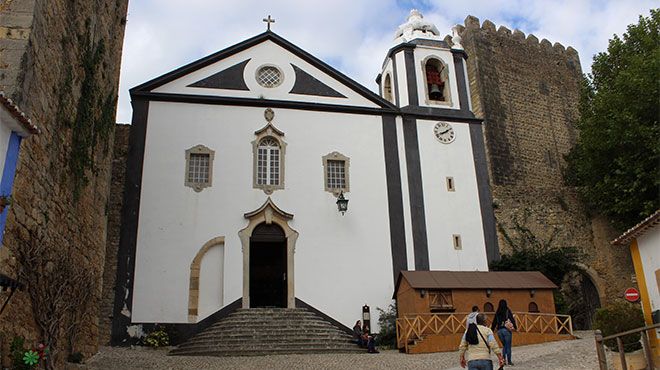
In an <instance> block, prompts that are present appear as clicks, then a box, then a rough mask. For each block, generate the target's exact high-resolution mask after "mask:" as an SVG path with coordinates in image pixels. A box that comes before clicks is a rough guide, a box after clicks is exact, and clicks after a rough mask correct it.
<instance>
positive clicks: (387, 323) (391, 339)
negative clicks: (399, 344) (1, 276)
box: [376, 302, 396, 348]
mask: <svg viewBox="0 0 660 370" xmlns="http://www.w3.org/2000/svg"><path fill="white" fill-rule="evenodd" d="M376 309H377V310H378V314H379V315H380V316H379V317H378V327H379V334H378V345H380V346H383V347H388V348H395V347H396V305H395V303H394V302H392V303H390V305H389V306H388V307H387V309H386V310H383V309H381V308H380V307H376Z"/></svg>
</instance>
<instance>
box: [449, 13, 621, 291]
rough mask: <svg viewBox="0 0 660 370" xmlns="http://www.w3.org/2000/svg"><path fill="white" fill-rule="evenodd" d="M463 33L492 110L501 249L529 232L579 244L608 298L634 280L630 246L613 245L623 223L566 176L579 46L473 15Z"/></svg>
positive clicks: (551, 241)
mask: <svg viewBox="0 0 660 370" xmlns="http://www.w3.org/2000/svg"><path fill="white" fill-rule="evenodd" d="M460 32H461V36H462V37H463V42H462V44H463V45H464V47H465V50H466V52H467V53H468V55H469V58H468V61H467V65H468V75H469V77H470V89H471V100H472V105H473V110H474V112H475V115H477V116H478V117H480V118H483V119H484V125H483V127H484V138H485V143H486V151H487V156H488V165H489V175H490V182H491V190H492V194H493V203H494V204H493V206H494V208H495V217H496V222H497V229H498V242H499V247H500V250H501V252H502V253H504V254H506V253H509V252H510V251H511V248H512V247H511V245H512V244H513V245H515V244H516V241H520V240H522V239H524V238H523V234H526V235H527V236H529V235H533V236H534V237H535V238H536V239H537V241H538V242H539V244H541V245H550V246H555V247H559V246H575V247H578V248H579V249H580V250H581V251H583V252H584V253H585V257H584V261H583V263H584V265H585V266H586V267H587V269H586V270H587V273H588V275H589V276H590V277H591V278H592V280H593V281H594V283H595V285H596V287H597V288H598V290H599V293H600V298H601V301H603V300H604V301H609V300H611V299H613V298H616V297H621V296H622V294H623V291H624V290H625V288H627V287H629V286H631V285H632V284H633V282H632V279H631V277H632V274H633V269H632V262H631V260H630V256H629V253H628V250H627V248H619V247H613V246H610V244H609V241H610V240H612V239H614V237H616V235H617V233H616V231H615V230H613V229H612V228H611V227H609V226H608V224H607V222H606V221H604V220H603V219H601V218H592V217H591V216H590V215H589V213H588V211H587V210H586V209H585V207H584V205H583V204H582V202H581V201H580V199H579V197H578V194H577V192H576V189H574V188H572V187H569V186H566V185H565V184H564V181H563V176H562V170H563V169H564V168H565V161H564V156H565V155H566V154H567V153H568V152H569V150H570V149H571V147H572V146H573V145H575V143H576V140H577V136H578V132H577V130H576V128H575V123H576V121H577V118H578V114H579V112H578V102H579V92H580V81H581V78H582V71H581V68H580V61H579V57H578V54H577V51H576V50H575V49H573V48H571V47H569V48H567V49H565V48H564V47H563V46H562V45H560V44H558V43H555V44H554V45H552V44H551V43H550V42H549V41H548V40H545V39H544V40H542V41H540V42H539V40H538V39H537V38H536V37H535V36H534V35H528V36H527V37H525V34H524V33H522V32H520V31H518V30H516V31H514V32H511V31H510V30H508V29H506V28H505V27H499V29H496V27H495V25H494V24H493V23H492V22H490V21H484V22H483V24H481V25H480V23H479V20H478V19H477V18H475V17H472V16H470V17H468V18H466V20H465V26H464V27H460ZM605 281H607V283H605ZM602 303H605V302H602Z"/></svg>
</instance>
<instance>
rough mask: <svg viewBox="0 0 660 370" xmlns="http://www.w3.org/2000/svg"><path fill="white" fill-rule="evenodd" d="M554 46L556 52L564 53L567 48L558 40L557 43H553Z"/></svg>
mask: <svg viewBox="0 0 660 370" xmlns="http://www.w3.org/2000/svg"><path fill="white" fill-rule="evenodd" d="M552 48H553V49H554V50H555V52H557V53H558V54H563V53H564V52H565V51H566V49H564V45H562V44H560V43H558V42H555V43H554V44H553V45H552Z"/></svg>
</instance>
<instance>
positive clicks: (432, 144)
mask: <svg viewBox="0 0 660 370" xmlns="http://www.w3.org/2000/svg"><path fill="white" fill-rule="evenodd" d="M436 123H437V121H424V120H420V121H417V137H418V142H419V149H420V162H421V168H422V185H423V189H424V211H425V214H426V230H427V238H428V249H429V263H430V268H431V270H453V271H475V270H479V271H488V262H487V259H486V252H485V239H484V235H483V226H482V220H481V210H480V207H479V194H478V190H477V180H476V172H475V168H474V159H473V156H472V143H471V141H470V128H469V125H468V124H466V123H452V124H451V125H452V127H453V128H454V132H455V134H456V138H455V140H454V141H453V142H452V143H450V144H443V143H441V142H440V141H438V140H437V139H436V137H435V135H434V133H433V127H434V126H435V124H436ZM447 177H453V178H454V184H455V189H456V190H455V191H453V192H450V191H448V190H447V184H446V178H447ZM453 234H459V235H461V239H462V247H463V248H462V250H455V249H454V245H453V239H452V235H453Z"/></svg>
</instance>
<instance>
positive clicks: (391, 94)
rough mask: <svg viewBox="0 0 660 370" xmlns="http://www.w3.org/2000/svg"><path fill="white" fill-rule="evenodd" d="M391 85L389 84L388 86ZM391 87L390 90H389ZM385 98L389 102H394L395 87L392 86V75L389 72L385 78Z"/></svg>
mask: <svg viewBox="0 0 660 370" xmlns="http://www.w3.org/2000/svg"><path fill="white" fill-rule="evenodd" d="M388 85H389V86H388ZM388 87H389V92H388ZM383 98H385V100H387V101H388V102H390V103H392V104H394V88H393V87H392V75H391V74H390V73H389V72H387V73H386V74H385V78H384V79H383Z"/></svg>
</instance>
